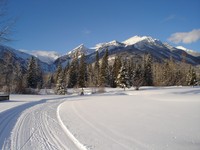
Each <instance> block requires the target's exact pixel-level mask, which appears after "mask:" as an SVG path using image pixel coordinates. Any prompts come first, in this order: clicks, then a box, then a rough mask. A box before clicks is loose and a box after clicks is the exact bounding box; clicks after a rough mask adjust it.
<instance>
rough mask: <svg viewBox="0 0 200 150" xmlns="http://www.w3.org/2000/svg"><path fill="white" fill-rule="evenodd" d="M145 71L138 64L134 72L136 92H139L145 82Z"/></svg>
mask: <svg viewBox="0 0 200 150" xmlns="http://www.w3.org/2000/svg"><path fill="white" fill-rule="evenodd" d="M143 77H144V76H143V70H142V67H141V65H140V64H138V65H137V66H136V68H135V70H134V72H133V81H132V83H133V86H134V87H135V89H136V90H139V88H140V86H141V85H142V84H143V82H144V78H143Z"/></svg>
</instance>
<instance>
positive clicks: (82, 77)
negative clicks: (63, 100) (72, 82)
mask: <svg viewBox="0 0 200 150" xmlns="http://www.w3.org/2000/svg"><path fill="white" fill-rule="evenodd" d="M86 73H87V68H86V62H85V55H84V54H82V56H81V58H80V64H79V74H78V75H79V76H78V85H79V87H81V88H83V87H85V86H86V78H87V74H86Z"/></svg>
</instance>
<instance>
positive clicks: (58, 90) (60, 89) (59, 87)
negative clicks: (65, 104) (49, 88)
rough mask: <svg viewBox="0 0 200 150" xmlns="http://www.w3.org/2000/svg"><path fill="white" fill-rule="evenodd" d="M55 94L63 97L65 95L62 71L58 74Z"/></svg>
mask: <svg viewBox="0 0 200 150" xmlns="http://www.w3.org/2000/svg"><path fill="white" fill-rule="evenodd" d="M55 93H56V94H58V95H65V94H66V87H65V82H64V70H62V71H61V72H60V73H59V74H58V79H57V83H56V89H55Z"/></svg>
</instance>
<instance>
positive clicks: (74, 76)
mask: <svg viewBox="0 0 200 150" xmlns="http://www.w3.org/2000/svg"><path fill="white" fill-rule="evenodd" d="M78 66H79V65H78V57H77V55H76V56H75V58H74V59H73V60H72V62H71V64H70V67H69V79H68V87H69V88H73V87H75V86H76V85H77V82H78V68H79V67H78Z"/></svg>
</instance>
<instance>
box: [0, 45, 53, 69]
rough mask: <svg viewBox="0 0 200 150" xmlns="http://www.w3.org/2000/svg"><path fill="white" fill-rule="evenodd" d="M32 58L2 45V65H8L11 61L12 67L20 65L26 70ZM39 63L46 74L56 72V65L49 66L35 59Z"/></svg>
mask: <svg viewBox="0 0 200 150" xmlns="http://www.w3.org/2000/svg"><path fill="white" fill-rule="evenodd" d="M31 57H32V55H30V54H27V53H24V52H22V51H19V50H15V49H13V48H11V47H8V46H4V45H0V64H1V65H3V64H4V63H7V62H6V61H9V63H12V65H14V66H16V64H19V65H20V66H21V67H22V68H23V70H26V68H27V65H28V61H29V59H30V58H31ZM35 58H36V60H37V61H38V63H39V65H40V67H41V69H42V70H43V71H44V72H50V71H53V70H54V67H53V66H54V65H49V64H47V63H45V62H42V61H41V60H40V59H38V58H37V57H35Z"/></svg>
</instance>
